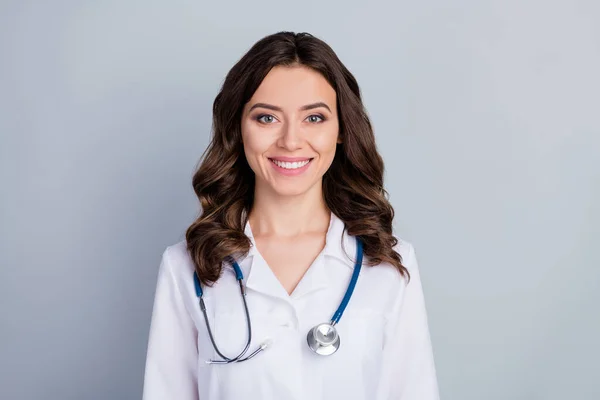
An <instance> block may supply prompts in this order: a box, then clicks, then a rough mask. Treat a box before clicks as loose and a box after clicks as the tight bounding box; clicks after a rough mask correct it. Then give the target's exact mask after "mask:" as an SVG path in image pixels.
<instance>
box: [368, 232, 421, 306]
mask: <svg viewBox="0 0 600 400" xmlns="http://www.w3.org/2000/svg"><path fill="white" fill-rule="evenodd" d="M396 238H397V239H398V243H397V244H396V246H394V250H395V251H396V252H397V253H398V254H399V255H400V257H401V259H402V265H403V266H404V267H405V268H406V269H407V270H408V273H409V276H410V280H411V281H412V279H413V277H414V276H415V275H417V276H418V271H417V269H418V266H417V262H416V256H415V249H414V246H413V244H412V243H411V242H410V241H408V240H405V239H403V238H400V237H398V236H396ZM360 279H361V280H362V284H363V285H364V287H365V290H366V291H367V293H368V294H370V295H371V296H372V295H373V294H374V293H377V296H376V297H377V299H378V300H377V301H378V307H381V310H385V312H384V313H385V314H388V313H390V312H392V310H393V309H394V304H396V303H397V302H398V301H399V299H401V298H402V297H403V295H404V293H405V290H406V287H407V285H409V284H410V281H409V280H408V277H406V276H403V275H402V274H401V273H400V271H398V269H397V268H396V267H395V266H393V265H392V264H390V263H388V262H382V263H380V264H378V265H374V266H370V267H364V268H363V270H362V271H361V277H360Z"/></svg>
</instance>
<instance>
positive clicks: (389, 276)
mask: <svg viewBox="0 0 600 400" xmlns="http://www.w3.org/2000/svg"><path fill="white" fill-rule="evenodd" d="M394 236H395V238H396V239H397V240H398V243H397V244H396V246H394V250H395V251H396V252H397V253H398V254H399V255H400V257H401V261H402V265H403V266H404V267H405V268H406V269H407V270H408V272H409V273H413V272H416V270H417V268H418V266H417V263H416V255H415V248H414V246H413V244H412V243H411V242H409V241H408V240H405V239H403V238H401V237H399V236H396V235H394ZM365 272H366V273H369V274H374V275H377V279H386V280H390V281H392V282H395V284H400V283H401V281H402V280H403V278H402V275H401V274H400V272H399V271H398V269H397V268H396V267H394V266H393V265H392V264H390V263H388V262H382V263H380V264H378V265H375V266H373V267H371V268H365Z"/></svg>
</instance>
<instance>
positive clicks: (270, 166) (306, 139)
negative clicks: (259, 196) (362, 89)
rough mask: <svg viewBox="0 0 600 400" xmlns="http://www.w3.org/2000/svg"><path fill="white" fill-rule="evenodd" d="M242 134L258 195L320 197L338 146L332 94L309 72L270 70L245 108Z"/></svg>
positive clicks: (304, 69) (319, 77) (324, 82)
mask: <svg viewBox="0 0 600 400" xmlns="http://www.w3.org/2000/svg"><path fill="white" fill-rule="evenodd" d="M241 128H242V140H243V143H244V153H245V154H246V159H247V160H248V164H249V165H250V167H251V168H252V170H253V171H254V173H255V175H256V185H257V190H270V191H273V192H274V193H275V194H278V195H283V196H294V195H299V194H303V193H306V192H307V191H309V190H318V191H320V190H321V182H322V178H323V175H324V174H325V172H327V170H328V169H329V166H330V165H331V163H332V162H333V158H334V156H335V151H336V144H337V143H339V142H340V141H339V124H338V115H337V104H336V93H335V90H334V89H333V88H332V87H331V86H330V85H329V83H328V82H327V80H326V79H325V78H324V77H323V76H322V75H321V74H320V73H318V72H316V71H315V70H312V69H310V68H308V67H304V66H294V67H279V66H278V67H275V68H273V69H271V71H270V72H269V73H268V74H267V76H266V77H265V78H264V80H263V81H262V82H261V84H260V86H259V87H258V89H257V90H256V92H255V93H254V95H253V96H252V98H251V99H250V101H248V103H247V104H246V105H245V106H244V110H243V113H242V121H241Z"/></svg>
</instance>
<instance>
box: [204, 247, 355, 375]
mask: <svg viewBox="0 0 600 400" xmlns="http://www.w3.org/2000/svg"><path fill="white" fill-rule="evenodd" d="M362 258H363V245H362V242H361V240H360V239H359V238H358V237H357V238H356V263H355V265H354V271H353V272H352V278H351V279H350V283H349V284H348V288H347V289H346V293H345V294H344V297H343V298H342V302H341V303H340V305H339V307H338V309H337V310H336V311H335V313H334V314H333V317H332V318H331V321H329V322H325V323H321V324H318V325H316V326H315V327H313V328H312V329H311V330H309V331H308V334H307V335H306V341H307V342H308V347H309V348H310V349H311V350H312V351H313V352H314V353H316V354H319V355H322V356H329V355H331V354H333V353H335V352H336V351H337V350H338V349H339V348H340V336H339V334H338V332H337V329H336V328H335V325H336V324H337V323H338V322H340V319H341V318H342V314H343V313H344V310H345V309H346V306H347V305H348V302H349V301H350V298H351V297H352V292H353V291H354V287H355V286H356V281H357V280H358V275H359V273H360V269H361V266H362ZM232 264H233V269H234V270H235V278H236V280H237V281H238V284H239V286H240V293H241V295H242V300H243V302H244V311H245V313H246V324H247V327H248V340H247V341H246V346H245V347H244V349H243V350H242V352H241V353H240V354H238V355H237V356H236V357H233V358H229V357H227V356H225V355H223V353H222V352H221V351H220V350H219V347H218V346H217V344H216V343H215V338H214V337H213V333H212V330H211V328H210V324H209V322H208V315H207V314H206V304H204V299H203V298H202V295H203V292H202V286H201V285H200V280H199V279H198V275H197V274H196V273H195V272H194V286H195V288H196V295H197V296H198V299H199V303H200V309H201V310H202V314H203V315H204V321H206V329H207V330H208V336H209V337H210V341H211V343H212V345H213V347H214V349H215V351H216V352H217V354H218V355H219V356H220V357H221V358H222V360H208V361H206V363H207V364H229V363H233V362H242V361H246V360H249V359H251V358H252V357H254V356H256V355H257V354H258V353H260V352H261V351H263V350H265V349H266V348H267V347H268V346H269V345H270V344H271V341H270V340H267V341H265V342H263V343H261V344H260V346H258V348H257V349H256V350H254V351H253V352H252V353H250V354H249V355H248V356H247V357H244V355H246V353H247V352H248V348H249V347H250V342H251V341H252V326H251V322H250V313H249V312H248V303H246V289H245V287H244V284H243V283H242V280H243V279H244V275H243V274H242V270H241V268H240V266H239V265H238V263H237V262H236V261H235V260H232Z"/></svg>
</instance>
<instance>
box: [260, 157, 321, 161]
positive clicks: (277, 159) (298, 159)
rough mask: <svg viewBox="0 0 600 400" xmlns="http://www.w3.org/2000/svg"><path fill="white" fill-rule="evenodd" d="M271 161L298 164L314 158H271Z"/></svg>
mask: <svg viewBox="0 0 600 400" xmlns="http://www.w3.org/2000/svg"><path fill="white" fill-rule="evenodd" d="M269 158H270V159H271V160H276V161H282V162H298V161H306V160H311V159H312V158H313V157H269Z"/></svg>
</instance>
